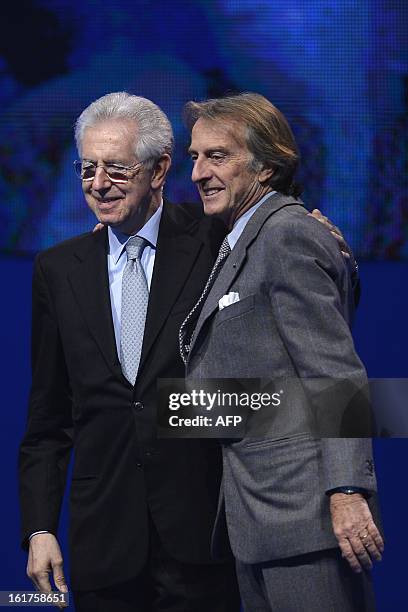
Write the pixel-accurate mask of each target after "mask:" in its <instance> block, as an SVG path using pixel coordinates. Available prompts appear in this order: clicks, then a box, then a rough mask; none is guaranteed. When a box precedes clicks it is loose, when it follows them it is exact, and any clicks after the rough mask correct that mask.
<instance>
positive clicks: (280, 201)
mask: <svg viewBox="0 0 408 612" xmlns="http://www.w3.org/2000/svg"><path fill="white" fill-rule="evenodd" d="M293 205H301V206H302V205H303V203H302V201H301V200H296V199H295V198H293V197H289V196H284V195H282V194H280V193H275V194H273V195H272V196H271V197H270V198H268V200H266V201H265V202H264V203H263V204H262V205H261V206H260V207H259V208H258V210H257V211H256V212H255V213H254V214H253V215H252V217H251V218H250V219H249V221H248V223H247V225H246V226H245V228H244V231H243V232H242V234H241V236H240V238H239V240H238V242H237V244H236V245H235V247H234V248H233V250H232V252H231V254H230V256H229V257H228V259H227V260H226V262H225V264H224V266H223V268H222V269H221V272H220V274H219V276H218V277H217V279H216V281H215V283H214V285H213V287H212V289H211V291H210V293H209V294H208V297H207V299H206V301H205V303H204V306H203V308H202V311H201V313H200V316H199V318H198V321H197V325H196V328H195V330H194V334H193V337H192V342H191V350H190V355H191V352H192V349H193V346H194V343H195V340H196V339H197V337H198V335H199V333H200V331H201V329H202V327H203V325H204V324H205V322H206V320H207V319H208V318H209V317H211V315H212V314H213V313H214V311H216V310H217V309H218V301H219V299H220V297H221V296H223V295H225V294H226V293H227V292H228V289H229V288H230V287H231V285H232V283H233V282H234V280H235V278H236V277H237V276H238V274H239V272H240V270H241V268H242V266H243V264H244V262H245V260H246V254H247V249H248V248H249V246H250V245H251V244H252V242H253V241H254V240H255V239H256V237H257V235H258V234H259V231H260V230H261V228H262V226H263V224H264V223H265V221H266V220H267V219H269V217H270V216H271V215H273V214H274V213H276V212H277V211H278V210H280V209H281V208H284V207H285V206H293Z"/></svg>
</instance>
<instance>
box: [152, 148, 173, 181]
mask: <svg viewBox="0 0 408 612" xmlns="http://www.w3.org/2000/svg"><path fill="white" fill-rule="evenodd" d="M170 166H171V157H170V155H168V154H167V153H164V154H163V155H162V156H161V157H160V158H159V159H158V160H157V162H156V165H155V167H154V168H153V174H152V178H151V181H150V185H151V186H152V189H160V188H161V187H163V185H164V182H165V180H166V175H167V173H168V171H169V170H170Z"/></svg>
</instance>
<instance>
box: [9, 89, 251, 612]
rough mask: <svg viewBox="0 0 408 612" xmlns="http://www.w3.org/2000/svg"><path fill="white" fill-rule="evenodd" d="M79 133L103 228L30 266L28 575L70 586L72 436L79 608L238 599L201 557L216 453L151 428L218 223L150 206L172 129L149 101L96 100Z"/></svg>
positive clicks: (156, 199)
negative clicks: (61, 526)
mask: <svg viewBox="0 0 408 612" xmlns="http://www.w3.org/2000/svg"><path fill="white" fill-rule="evenodd" d="M76 139H77V145H78V150H79V153H80V157H81V159H80V161H79V162H77V171H78V175H79V177H80V179H81V180H82V186H83V191H84V195H85V199H86V201H87V203H88V205H89V206H90V208H91V209H92V210H93V211H94V212H95V214H96V216H97V218H98V220H99V221H100V222H102V223H103V224H104V226H105V228H104V229H103V230H102V231H100V232H96V233H88V234H84V235H82V236H79V237H77V238H74V239H72V240H68V241H66V242H64V243H61V244H59V245H57V246H55V247H53V248H51V249H49V250H47V251H45V252H43V253H41V254H40V255H39V256H38V257H37V259H36V262H35V271H34V281H33V332H32V364H33V381H32V389H31V395H30V404H29V418H28V424H27V431H26V434H25V436H24V439H23V442H22V444H21V450H20V493H21V495H20V496H21V509H22V532H23V542H24V545H25V546H26V547H28V548H29V560H28V568H27V571H28V574H29V576H30V577H31V578H32V580H33V581H34V583H35V585H36V586H37V587H38V588H39V589H41V590H45V591H48V590H50V588H51V586H50V582H49V577H48V574H49V573H50V572H51V571H52V573H53V577H54V581H55V584H56V586H57V588H59V589H60V590H66V584H65V579H64V574H63V568H62V555H61V550H60V547H59V545H58V541H57V539H56V536H57V526H58V519H59V513H60V506H61V502H62V498H63V493H64V488H65V481H66V472H67V466H68V461H69V457H70V453H71V449H72V448H73V449H74V466H73V476H72V486H71V495H70V550H71V555H70V557H71V582H72V588H73V590H74V595H75V603H76V608H77V610H81V611H86V612H92V610H98V611H103V612H105V611H112V612H113V611H114V612H121V611H123V612H128V611H135V610H140V611H142V612H146V611H148V610H160V611H165V610H166V611H167V610H168V611H171V610H174V611H176V610H177V611H178V612H179V611H180V612H181V611H182V610H183V611H185V612H199V611H201V612H204V611H206V612H207V611H208V610H211V611H212V612H216V611H219V612H226V611H230V610H231V611H232V610H234V611H238V610H239V598H238V594H237V593H238V592H237V588H236V581H235V571H234V569H233V565H232V564H228V563H220V564H217V563H214V562H213V561H212V559H211V556H210V537H211V531H212V527H213V522H214V519H215V514H216V504H217V498H218V490H219V482H220V456H219V452H218V450H217V448H216V446H214V445H213V444H211V443H208V442H207V441H202V442H199V441H172V440H167V441H166V440H158V439H157V436H156V406H155V393H156V380H157V378H159V377H181V376H183V374H184V365H183V362H182V360H181V358H180V356H179V353H178V342H177V334H178V329H179V327H180V324H181V322H182V321H183V319H184V317H185V316H186V314H187V313H188V311H189V310H190V308H191V307H192V305H193V304H194V302H195V301H196V300H197V298H198V296H199V294H200V292H201V289H202V287H203V285H204V283H205V280H206V278H207V276H208V274H209V272H210V269H211V266H212V263H213V261H214V258H215V256H216V253H217V251H218V248H219V244H220V242H221V240H222V238H223V235H224V234H225V230H224V228H223V225H222V224H221V225H219V226H215V225H214V224H213V223H212V222H210V223H209V222H208V221H209V220H204V221H202V211H201V210H200V207H194V206H189V205H185V206H184V205H180V206H177V207H176V206H172V205H171V204H169V203H167V202H164V203H163V202H162V188H163V185H164V182H165V179H166V175H167V172H168V170H169V167H170V163H171V153H172V146H173V136H172V130H171V126H170V123H169V121H168V119H167V117H166V116H165V114H164V113H163V112H162V111H161V110H160V109H159V108H158V107H157V106H156V105H155V104H153V103H152V102H150V101H149V100H146V99H144V98H140V97H137V96H130V95H129V94H126V93H117V94H109V95H107V96H104V97H103V98H101V99H99V100H97V101H96V102H94V103H93V104H91V105H90V106H89V107H88V108H87V109H85V111H84V112H83V113H82V114H81V116H80V118H79V119H78V122H77V124H76ZM210 228H211V231H209V229H210ZM133 237H137V238H136V239H134V238H133ZM132 249H133V250H132ZM135 249H136V250H137V249H138V250H137V253H136V251H135ZM129 300H130V302H129ZM132 300H133V301H132ZM124 312H125V315H124V314H123V313H124ZM121 313H122V316H121ZM123 330H125V332H124V331H123ZM126 343H127V344H126Z"/></svg>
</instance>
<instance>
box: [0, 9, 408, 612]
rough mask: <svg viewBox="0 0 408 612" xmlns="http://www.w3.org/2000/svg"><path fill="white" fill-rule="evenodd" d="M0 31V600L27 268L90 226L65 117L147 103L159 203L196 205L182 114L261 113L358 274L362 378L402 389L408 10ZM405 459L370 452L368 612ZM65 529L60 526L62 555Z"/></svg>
mask: <svg viewBox="0 0 408 612" xmlns="http://www.w3.org/2000/svg"><path fill="white" fill-rule="evenodd" d="M23 16H24V19H23V18H22V17H23ZM0 22H1V23H2V26H3V27H2V37H1V40H0V103H1V109H2V112H1V114H0V202H1V203H0V250H2V252H3V254H2V255H1V256H0V279H1V285H2V296H3V299H2V300H0V316H1V322H2V325H1V326H0V330H1V332H0V333H1V337H0V340H1V346H2V348H3V351H2V367H1V386H2V394H1V398H2V407H3V427H2V428H1V434H0V435H1V438H0V453H1V457H0V461H1V466H2V471H1V474H2V479H1V482H2V484H3V498H2V499H3V501H2V504H1V525H2V527H3V533H2V536H3V537H2V547H1V550H2V556H1V561H0V569H1V572H0V590H11V589H14V590H17V589H22V588H29V586H30V585H29V582H28V580H27V579H26V578H25V575H24V568H25V563H26V556H25V554H24V553H23V552H21V551H20V550H19V548H18V541H19V531H18V520H19V517H18V507H17V499H16V491H17V488H16V453H17V446H18V442H19V439H20V438H21V435H22V431H23V429H24V422H25V411H26V402H27V395H28V388H29V381H30V373H29V336H30V329H29V328H30V307H31V304H30V301H31V296H30V293H31V292H30V285H31V271H32V259H33V255H34V253H35V252H36V251H37V250H38V249H40V248H45V247H46V246H48V245H51V244H54V243H55V242H57V241H59V240H62V239H64V238H66V237H69V236H72V235H75V234H77V233H80V232H82V231H86V230H88V229H89V228H90V227H92V226H93V223H94V220H93V217H92V215H91V214H90V213H89V212H88V210H87V208H86V206H85V203H84V201H83V197H82V193H81V189H80V185H79V182H77V180H76V178H75V177H74V174H73V170H72V161H73V160H74V159H75V158H76V156H77V154H76V151H75V149H74V146H73V138H72V125H73V122H74V120H75V118H76V116H77V115H78V114H79V113H80V112H81V110H82V109H83V108H84V107H85V106H86V105H87V104H88V103H89V102H91V101H92V100H94V99H95V98H96V97H98V96H100V95H103V94H105V93H107V92H109V91H116V90H122V89H125V90H128V91H130V92H132V93H136V94H140V95H144V96H146V97H149V98H151V99H153V100H154V101H155V102H157V103H158V104H159V105H160V106H161V107H162V108H163V109H164V110H165V111H166V112H167V113H168V115H169V117H170V119H171V121H172V123H173V125H174V128H175V135H176V144H177V150H176V156H175V161H174V164H173V168H172V175H171V178H170V180H169V181H168V186H167V195H168V196H169V197H170V198H171V199H173V200H174V201H180V200H191V199H197V196H196V194H195V192H194V189H193V188H192V187H191V185H190V180H189V175H190V171H191V164H190V162H189V161H188V160H186V156H185V149H186V147H187V145H188V134H187V133H186V131H185V130H184V128H183V126H182V123H181V120H180V114H181V109H182V106H183V104H184V103H185V102H186V101H187V100H188V99H192V98H195V99H199V98H205V97H208V96H212V95H219V94H223V93H225V92H226V91H236V90H254V91H258V92H260V93H263V94H264V95H266V96H267V97H269V98H270V99H271V100H272V101H273V102H274V103H275V104H276V105H277V106H278V107H279V108H280V109H281V110H282V111H283V112H284V113H285V114H286V115H287V116H288V118H289V120H290V121H291V123H292V125H293V127H294V130H295V133H296V136H297V139H298V141H299V144H300V147H301V152H302V156H303V164H302V171H301V173H300V179H301V180H302V181H303V182H304V183H305V187H306V190H305V200H306V202H307V204H308V205H309V206H310V207H314V206H319V207H320V208H321V209H322V210H323V211H324V212H325V213H326V214H328V215H329V216H330V217H331V218H332V219H333V221H335V222H336V223H337V224H338V225H340V227H341V228H342V229H343V230H344V233H345V234H346V236H347V238H348V239H349V240H350V242H351V243H352V245H353V247H354V249H355V251H356V253H357V254H358V255H359V257H360V260H362V263H361V278H362V289H363V295H362V301H361V304H360V308H359V311H358V315H357V320H356V325H355V329H354V336H355V340H356V345H357V349H358V351H359V354H360V355H361V357H362V359H363V361H364V363H365V364H366V366H367V369H368V372H369V375H370V376H371V377H408V367H407V366H408V364H407V359H406V356H405V352H406V351H405V347H406V346H407V344H408V331H407V325H406V313H407V312H408V290H407V285H408V283H407V280H406V279H407V278H408V263H407V262H406V261H404V259H406V255H407V253H408V203H407V180H408V179H407V173H406V170H407V153H408V151H407V141H406V127H407V122H408V120H407V101H408V92H407V89H408V86H407V83H408V79H407V73H408V61H407V44H406V42H407V41H406V32H407V25H408V9H407V4H406V3H405V2H404V1H393V2H391V1H386V0H371V1H369V0H359V1H358V2H355V0H325V1H321V2H319V1H316V0H286V1H285V2H284V3H283V2H278V1H275V0H258V1H255V0H236V1H229V2H228V1H226V0H224V1H221V0H220V1H216V0H205V1H200V0H195V1H194V2H188V1H182V0H176V1H174V2H169V1H162V0H156V1H155V2H154V3H152V2H148V1H141V0H139V1H135V0H133V1H131V0H128V1H127V0H124V1H122V2H113V1H111V2H107V3H102V2H99V1H98V2H97V1H96V0H90V1H88V2H72V1H69V0H37V1H33V0H31V1H27V0H22V1H20V2H18V3H17V2H16V3H7V4H4V6H3V7H2V8H1V9H0ZM404 130H405V133H404ZM398 259H399V260H400V261H396V260H398ZM391 260H394V261H391ZM407 445H408V441H406V440H379V441H377V442H376V456H377V471H378V477H379V485H380V493H381V504H382V512H383V520H384V529H385V535H386V540H387V541H386V544H387V549H386V554H385V556H384V560H383V562H382V564H381V565H380V566H378V568H377V569H376V570H375V581H376V590H377V595H378V602H379V610H380V612H382V611H384V612H385V611H388V610H405V609H408V586H407V584H406V559H405V554H406V550H408V546H407V545H408V537H407V534H406V528H405V524H406V508H407V507H408V492H407V486H406V471H407V466H408V446H407ZM65 529H66V514H64V517H63V520H62V530H61V531H62V533H61V538H62V542H63V543H64V542H65V535H64V534H65Z"/></svg>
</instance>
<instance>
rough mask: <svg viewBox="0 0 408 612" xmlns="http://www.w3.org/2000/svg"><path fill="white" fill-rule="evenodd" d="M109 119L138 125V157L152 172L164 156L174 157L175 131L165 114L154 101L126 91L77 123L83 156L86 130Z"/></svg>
mask: <svg viewBox="0 0 408 612" xmlns="http://www.w3.org/2000/svg"><path fill="white" fill-rule="evenodd" d="M109 119H130V120H132V121H134V122H135V123H136V124H137V141H136V142H135V155H136V159H137V160H138V161H141V162H147V163H146V164H145V166H146V167H147V168H152V167H153V166H154V164H155V162H156V161H157V160H158V159H159V158H160V157H161V156H162V155H163V154H164V153H167V154H168V155H170V156H171V154H172V151H173V145H174V138H173V130H172V127H171V123H170V121H169V119H168V118H167V116H166V115H165V113H164V112H163V111H162V110H161V109H160V108H159V107H158V106H157V104H155V103H154V102H152V101H151V100H147V98H142V97H140V96H132V95H131V94H129V93H127V92H126V91H119V92H116V93H110V94H106V96H102V97H101V98H98V99H97V100H95V102H92V104H90V105H89V106H87V108H86V109H85V110H84V111H82V113H81V114H80V116H79V117H78V119H77V121H76V123H75V142H76V146H77V149H78V153H79V154H80V155H81V144H82V139H83V136H84V132H85V130H86V128H88V127H93V126H94V125H95V124H97V123H98V122H99V121H106V120H109Z"/></svg>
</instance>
